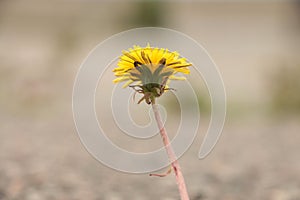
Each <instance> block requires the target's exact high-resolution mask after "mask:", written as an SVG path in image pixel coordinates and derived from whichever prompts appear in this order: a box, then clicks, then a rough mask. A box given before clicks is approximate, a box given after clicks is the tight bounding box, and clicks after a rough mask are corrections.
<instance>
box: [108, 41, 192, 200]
mask: <svg viewBox="0 0 300 200" xmlns="http://www.w3.org/2000/svg"><path fill="white" fill-rule="evenodd" d="M122 53H123V55H122V56H121V57H120V60H119V62H118V67H117V68H115V69H114V70H113V72H114V73H115V76H117V78H116V79H115V80H114V81H113V82H114V83H118V82H125V84H124V85H123V87H124V88H125V87H127V86H129V87H131V88H133V89H134V90H135V91H136V92H138V93H141V94H143V97H142V98H141V99H140V100H139V101H138V103H140V102H142V101H143V100H145V102H146V103H147V104H152V108H153V112H154V115H155V119H156V121H157V125H158V127H159V129H160V134H161V137H162V139H163V142H164V146H165V148H166V151H167V154H168V157H169V160H170V162H171V166H172V168H173V171H174V173H175V177H176V181H177V185H178V189H179V193H180V196H181V199H182V200H187V199H189V197H188V193H187V190H186V186H185V182H184V178H183V175H182V173H181V169H180V166H179V164H178V161H177V158H176V155H175V153H174V151H173V149H172V146H171V145H170V141H169V138H168V135H167V132H166V130H165V128H164V125H163V123H162V120H161V116H160V112H159V109H158V107H157V104H156V103H155V99H156V98H158V97H160V96H161V95H162V94H163V93H164V92H165V91H167V90H170V89H171V88H169V86H168V84H169V82H170V81H171V80H185V77H182V76H178V73H182V74H189V73H190V70H189V68H188V67H189V66H191V65H192V64H191V63H189V62H187V60H186V59H185V58H183V57H180V56H179V54H178V53H177V52H171V51H169V50H168V49H163V48H154V47H151V46H150V45H149V44H148V45H147V46H146V47H144V48H142V47H140V46H134V47H133V48H131V49H129V51H123V52H122ZM170 172H171V170H169V171H168V172H167V173H166V174H150V175H152V176H160V177H162V176H165V175H167V174H168V173H170Z"/></svg>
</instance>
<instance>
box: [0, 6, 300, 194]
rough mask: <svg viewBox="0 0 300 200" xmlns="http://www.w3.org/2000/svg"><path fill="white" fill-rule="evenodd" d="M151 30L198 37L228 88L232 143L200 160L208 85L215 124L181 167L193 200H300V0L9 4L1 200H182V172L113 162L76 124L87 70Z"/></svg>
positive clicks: (2, 62) (0, 50)
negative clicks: (94, 151) (137, 33)
mask: <svg viewBox="0 0 300 200" xmlns="http://www.w3.org/2000/svg"><path fill="white" fill-rule="evenodd" d="M142 26H162V27H167V28H172V29H175V30H178V31H181V32H183V33H185V34H188V35H190V36H191V37H193V38H194V39H195V40H197V41H198V42H199V43H201V44H202V45H203V46H204V48H205V49H206V50H207V51H208V52H209V54H210V55H211V57H212V58H213V60H214V61H215V63H216V64H217V65H218V67H219V69H220V73H221V74H222V76H223V79H224V83H225V87H226V92H227V98H228V102H227V103H228V112H227V120H226V124H225V127H224V131H223V135H222V137H221V138H220V141H219V142H218V144H217V146H216V147H215V149H214V151H213V152H212V153H211V154H210V155H209V156H208V157H207V158H206V159H204V160H198V158H197V153H198V150H199V147H200V144H201V142H202V139H203V137H204V134H205V130H206V129H207V127H208V123H209V117H210V105H209V98H208V97H209V96H208V94H207V91H205V87H203V92H202V90H201V91H199V105H200V109H201V110H202V111H203V115H202V117H203V123H202V124H201V125H200V130H199V134H198V136H197V138H196V140H195V142H194V144H193V145H192V147H191V148H190V149H189V151H187V153H186V154H185V155H184V156H183V157H182V158H181V159H180V163H181V166H182V169H183V173H184V175H185V177H186V182H187V186H188V190H189V193H190V196H191V199H193V200H202V199H208V200H212V199H224V200H245V199H264V200H298V199H300V159H299V153H300V123H299V122H300V120H299V119H300V78H299V77H300V57H299V56H300V55H299V52H300V37H299V36H300V2H299V1H289V0H286V1H284V0H281V1H280V0H278V1H266V0H265V1H263V0H261V1H260V0H256V1H250V0H236V1H225V0H224V1H222V0H216V1H204V0H203V1H187V2H185V1H174V2H173V1H125V0H124V1H121V0H120V1H96V0H93V1H83V0H76V1H72V0H55V1H44V0H27V1H21V0H13V1H12V0H0V199H1V200H8V199H13V200H39V199H55V200H56V199H57V200H65V199H70V200H77V199H78V200H79V199H80V200H81V199H91V200H94V199H95V200H96V199H97V200H102V199H103V200H122V199H132V200H135V199H137V200H148V199H163V200H170V199H179V197H178V193H177V187H176V185H175V179H174V177H173V176H172V175H170V176H168V177H165V178H153V177H149V176H148V175H147V174H142V175H132V174H125V173H121V172H118V171H115V170H112V169H109V168H107V167H105V166H103V165H101V164H100V163H99V162H98V161H96V160H95V159H93V157H92V156H90V155H89V154H88V152H87V151H86V150H85V149H84V147H83V145H82V144H81V143H80V140H79V138H78V136H77V133H76V129H75V126H74V123H73V118H72V106H71V101H72V87H73V82H74V79H75V76H76V73H77V70H78V68H79V66H80V64H81V63H82V61H83V60H84V59H85V57H86V56H87V55H88V53H89V52H90V51H91V49H93V48H94V47H95V46H96V45H97V44H98V43H99V42H101V41H103V40H104V39H106V38H107V37H109V36H111V35H113V34H115V33H118V32H120V31H124V30H127V29H130V28H135V27H142ZM109 81H110V80H109ZM100 98H101V96H100ZM170 104H171V103H170ZM171 109H172V108H171ZM173 113H174V115H176V109H175V108H174V109H173ZM108 123H111V122H108ZM170 130H172V124H171V125H170ZM111 134H115V136H114V137H116V138H118V135H117V134H116V133H111ZM127 140H128V138H127ZM127 140H124V141H123V143H122V141H118V142H119V144H120V145H121V146H122V145H123V147H124V148H126V145H127V144H128V143H126V141H127ZM137 142H138V141H137ZM157 142H159V139H158V140H157ZM131 145H135V143H133V142H131V143H130V146H131ZM136 145H137V146H139V145H138V144H136ZM127 146H128V145H127ZM130 146H129V147H130ZM140 146H142V145H140Z"/></svg>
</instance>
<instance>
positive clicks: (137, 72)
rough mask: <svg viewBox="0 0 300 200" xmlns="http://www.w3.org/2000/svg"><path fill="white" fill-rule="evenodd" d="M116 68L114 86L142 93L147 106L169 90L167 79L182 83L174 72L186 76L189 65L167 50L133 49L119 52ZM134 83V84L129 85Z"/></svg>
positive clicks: (137, 47)
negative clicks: (116, 84)
mask: <svg viewBox="0 0 300 200" xmlns="http://www.w3.org/2000/svg"><path fill="white" fill-rule="evenodd" d="M122 53H123V55H122V56H121V57H120V59H119V62H118V67H117V68H115V69H114V70H113V72H114V73H115V76H116V77H117V78H116V79H115V80H113V82H114V83H118V82H123V81H126V83H125V84H124V85H123V87H124V88H125V87H127V86H129V87H132V88H133V89H134V90H135V91H136V92H138V93H142V94H144V96H143V98H142V99H141V100H140V101H139V102H138V103H140V102H142V101H143V100H145V101H146V103H148V104H151V103H153V102H154V99H155V98H156V97H159V96H161V95H162V94H163V93H164V92H165V91H166V90H169V87H168V83H169V81H170V80H185V77H180V76H176V74H177V73H183V74H189V73H190V70H189V68H188V67H189V66H191V65H192V64H191V63H189V62H187V61H186V59H185V58H182V57H180V56H179V54H178V53H177V52H170V51H169V50H168V49H163V48H154V47H150V45H149V44H148V45H147V46H146V47H144V48H142V47H140V46H134V47H133V48H130V49H129V51H123V52H122ZM132 83H135V84H134V85H131V84H132Z"/></svg>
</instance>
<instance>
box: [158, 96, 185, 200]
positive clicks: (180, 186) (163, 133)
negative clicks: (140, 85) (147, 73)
mask: <svg viewBox="0 0 300 200" xmlns="http://www.w3.org/2000/svg"><path fill="white" fill-rule="evenodd" d="M152 109H153V112H154V116H155V119H156V122H157V125H158V128H159V130H160V135H161V137H162V139H163V143H164V146H165V148H166V151H167V154H168V157H169V160H170V162H171V166H172V168H173V171H174V173H175V178H176V183H177V186H178V190H179V193H180V197H181V200H189V195H188V193H187V189H186V185H185V181H184V178H183V174H182V172H181V169H180V166H179V163H178V160H177V158H176V155H175V153H174V150H173V148H172V146H171V144H170V140H169V137H168V135H167V131H166V129H165V127H164V125H163V122H162V119H161V116H160V112H159V109H158V105H157V104H155V101H152Z"/></svg>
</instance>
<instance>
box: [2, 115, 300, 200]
mask: <svg viewBox="0 0 300 200" xmlns="http://www.w3.org/2000/svg"><path fill="white" fill-rule="evenodd" d="M66 113H67V114H62V115H60V117H63V118H61V119H63V120H61V119H60V120H57V118H56V117H49V116H48V117H47V119H46V118H45V117H40V116H39V117H33V118H32V119H31V120H28V118H26V120H25V119H24V118H23V119H22V118H19V119H16V118H14V120H12V119H9V118H8V117H7V116H6V117H4V116H2V120H1V121H3V122H5V123H3V126H2V127H1V134H0V199H1V200H6V199H7V200H8V199H11V200H35V199H37V200H38V199H58V200H63V199H72V200H73V199H74V200H75V199H91V200H93V199H95V200H96V199H99V200H100V199H103V200H106V199H107V200H119V199H120V200H121V199H133V200H134V199H138V200H147V199H163V200H168V199H179V198H178V193H177V188H176V185H175V182H174V181H175V179H174V177H173V176H172V175H170V176H168V177H165V178H156V177H149V176H148V175H147V174H142V175H132V174H126V173H120V172H117V171H115V170H112V169H109V168H107V167H105V166H103V165H102V164H100V163H99V162H98V161H96V160H95V159H93V158H92V156H90V154H89V153H88V152H87V151H86V150H85V149H84V147H83V145H82V144H81V143H80V140H79V138H78V137H77V134H76V131H75V128H74V125H73V122H72V115H71V112H66ZM275 121H276V122H275ZM275 121H267V120H253V119H247V120H235V122H231V121H230V120H229V121H227V124H226V125H225V128H224V132H223V135H222V137H221V140H220V141H219V143H218V144H217V146H216V148H215V149H214V151H213V152H212V153H211V154H210V155H209V156H208V157H207V158H206V159H204V160H198V159H197V152H198V148H199V146H200V142H201V141H200V140H201V136H200V137H198V138H197V140H196V141H195V142H194V144H193V145H192V147H191V148H190V149H189V151H188V152H187V153H186V154H185V155H184V156H183V157H182V158H181V159H180V163H181V166H182V169H183V173H184V175H185V178H186V182H187V186H188V190H189V193H190V196H191V199H193V200H200V199H210V200H213V199H224V200H225V199H230V200H239V199H241V200H244V199H264V200H298V199H300V190H299V188H300V179H299V177H300V170H299V169H300V160H299V159H298V158H299V151H300V148H299V141H300V135H299V130H300V126H299V124H298V123H297V120H295V119H290V120H275ZM263 122H264V123H263Z"/></svg>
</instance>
